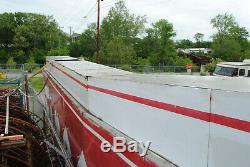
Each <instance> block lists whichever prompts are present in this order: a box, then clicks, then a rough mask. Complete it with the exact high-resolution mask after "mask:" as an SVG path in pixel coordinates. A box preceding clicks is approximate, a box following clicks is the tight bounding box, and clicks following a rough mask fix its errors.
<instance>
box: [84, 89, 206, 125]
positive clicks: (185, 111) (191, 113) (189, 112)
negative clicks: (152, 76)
mask: <svg viewBox="0 0 250 167" xmlns="http://www.w3.org/2000/svg"><path fill="white" fill-rule="evenodd" d="M88 87H89V89H93V90H95V91H98V92H102V93H105V94H109V95H112V96H116V97H119V98H122V99H126V100H129V101H133V102H136V103H140V104H144V105H147V106H150V107H154V108H158V109H163V110H167V111H170V112H173V113H176V114H180V115H184V116H188V117H192V118H195V119H199V120H202V121H207V122H208V121H209V113H206V112H201V111H198V110H193V109H189V108H185V107H180V106H175V105H172V104H167V103H163V102H159V101H154V100H149V99H145V98H142V97H138V96H133V95H128V94H125V93H121V92H116V91H113V90H108V89H103V88H98V87H95V86H91V85H89V86H88Z"/></svg>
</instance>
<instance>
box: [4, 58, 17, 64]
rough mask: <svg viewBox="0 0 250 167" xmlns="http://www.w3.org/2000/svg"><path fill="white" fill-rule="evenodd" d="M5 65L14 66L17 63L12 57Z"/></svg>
mask: <svg viewBox="0 0 250 167" xmlns="http://www.w3.org/2000/svg"><path fill="white" fill-rule="evenodd" d="M6 64H7V65H16V64H17V63H16V62H15V61H14V59H13V57H10V58H9V59H8V61H7V62H6Z"/></svg>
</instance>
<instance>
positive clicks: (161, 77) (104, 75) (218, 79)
mask: <svg viewBox="0 0 250 167" xmlns="http://www.w3.org/2000/svg"><path fill="white" fill-rule="evenodd" d="M57 63H58V64H60V65H62V66H64V67H66V68H68V69H70V70H72V71H75V72H76V73H78V74H80V75H82V76H88V77H95V78H100V79H111V80H122V81H132V82H139V83H145V84H147V83H148V84H158V85H173V86H182V87H193V88H203V89H219V90H229V91H239V92H250V78H247V77H223V76H205V77H201V76H191V75H169V74H136V73H131V72H128V71H124V70H120V69H115V68H112V67H108V66H104V65H100V64H96V63H92V62H88V61H57Z"/></svg>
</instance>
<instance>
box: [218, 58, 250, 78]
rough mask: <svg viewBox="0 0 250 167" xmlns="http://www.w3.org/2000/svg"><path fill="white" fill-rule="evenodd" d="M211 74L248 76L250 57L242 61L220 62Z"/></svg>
mask: <svg viewBox="0 0 250 167" xmlns="http://www.w3.org/2000/svg"><path fill="white" fill-rule="evenodd" d="M213 75H215V76H229V77H250V59H248V60H244V61H243V62H222V63H219V64H217V65H216V68H215V70H214V73H213Z"/></svg>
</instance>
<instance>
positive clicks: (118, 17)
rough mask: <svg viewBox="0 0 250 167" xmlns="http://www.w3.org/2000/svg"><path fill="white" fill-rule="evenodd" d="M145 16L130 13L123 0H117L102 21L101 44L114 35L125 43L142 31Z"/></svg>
mask: <svg viewBox="0 0 250 167" xmlns="http://www.w3.org/2000/svg"><path fill="white" fill-rule="evenodd" d="M145 22H146V18H145V16H136V15H134V14H130V13H129V10H128V8H127V7H126V4H125V1H124V0H119V1H118V2H117V3H116V4H115V6H114V7H112V8H111V9H110V11H109V13H108V15H107V17H105V18H104V19H103V21H102V25H101V36H102V45H103V46H104V47H105V44H108V42H109V41H111V40H112V39H113V38H115V37H119V38H121V39H122V40H123V41H124V42H125V43H126V44H127V45H131V44H133V43H134V39H135V38H136V37H137V36H138V35H139V34H141V33H142V32H143V31H144V23H145Z"/></svg>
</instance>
